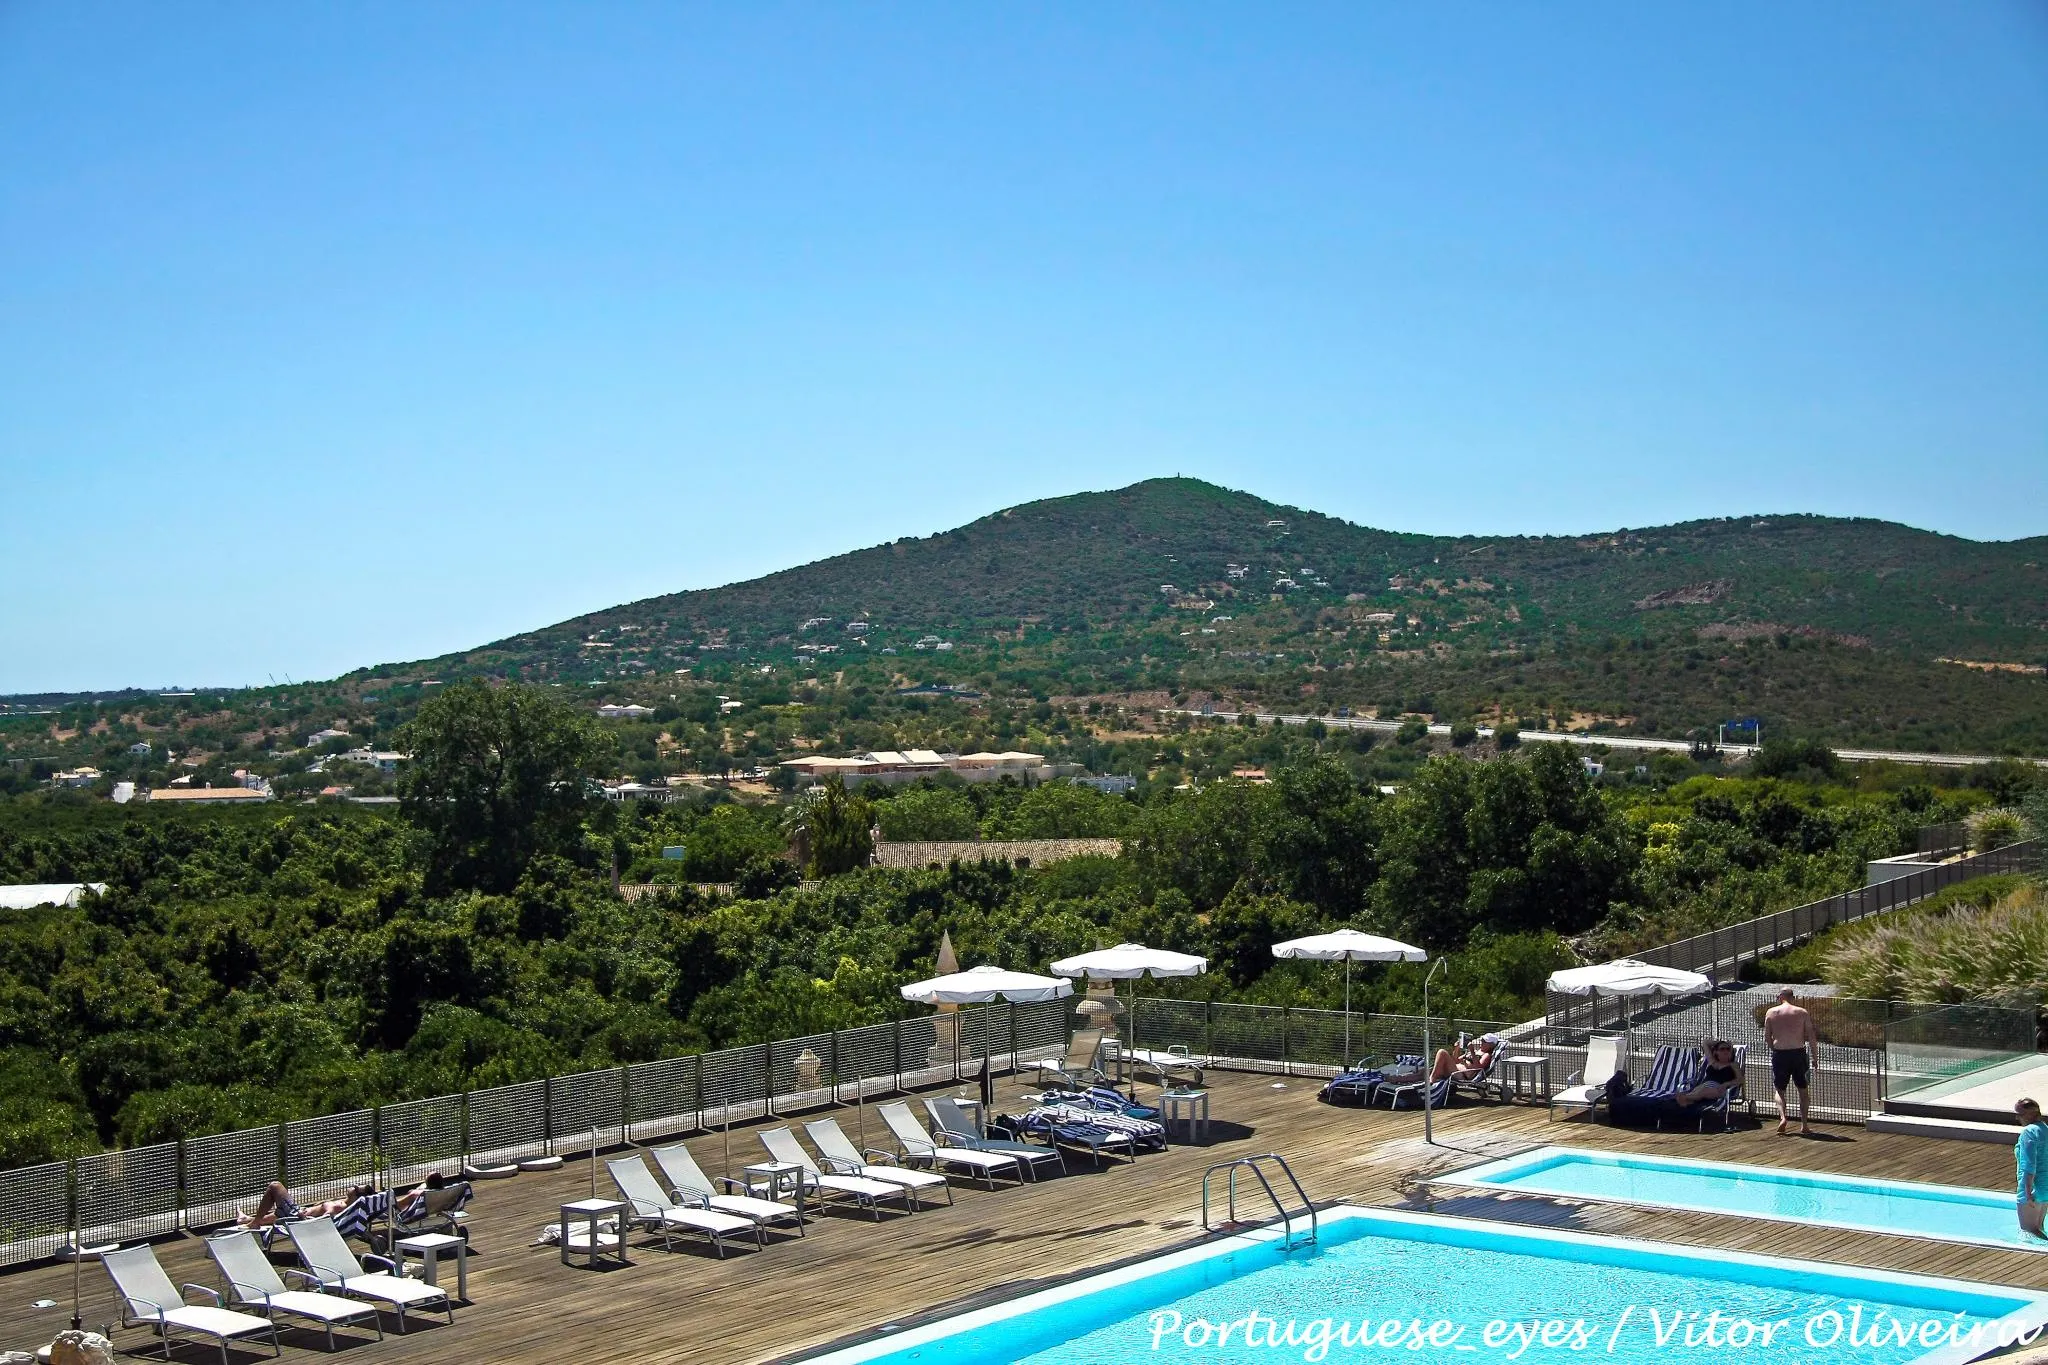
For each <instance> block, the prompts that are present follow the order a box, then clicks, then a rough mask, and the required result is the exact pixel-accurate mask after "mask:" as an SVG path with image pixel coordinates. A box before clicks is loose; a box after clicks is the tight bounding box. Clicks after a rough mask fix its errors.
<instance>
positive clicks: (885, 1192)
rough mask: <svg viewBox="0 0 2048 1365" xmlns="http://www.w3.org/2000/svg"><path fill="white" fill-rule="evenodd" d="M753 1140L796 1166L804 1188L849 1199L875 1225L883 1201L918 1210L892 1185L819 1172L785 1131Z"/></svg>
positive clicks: (775, 1130) (906, 1193)
mask: <svg viewBox="0 0 2048 1365" xmlns="http://www.w3.org/2000/svg"><path fill="white" fill-rule="evenodd" d="M755 1136H757V1137H759V1138H760V1139H761V1145H762V1146H763V1147H766V1148H767V1149H768V1155H769V1156H770V1157H771V1158H772V1159H774V1160H776V1161H780V1162H782V1163H783V1164H784V1165H785V1166H796V1167H799V1168H801V1169H802V1171H803V1173H804V1188H805V1189H811V1190H817V1191H818V1192H819V1193H821V1194H836V1195H839V1196H840V1197H841V1198H845V1199H851V1200H853V1201H854V1202H855V1203H856V1204H858V1205H859V1206H860V1207H861V1208H864V1209H866V1210H867V1211H868V1212H869V1213H871V1214H873V1215H874V1217H875V1221H876V1222H880V1221H881V1219H882V1201H883V1200H885V1199H900V1200H902V1201H903V1207H904V1208H905V1209H914V1208H916V1207H917V1201H916V1199H915V1197H914V1196H912V1194H911V1193H910V1191H909V1190H907V1189H905V1188H904V1187H903V1186H901V1185H892V1184H890V1183H889V1182H888V1181H886V1180H873V1179H870V1178H869V1177H867V1176H864V1175H827V1174H825V1172H823V1171H821V1170H819V1169H818V1163H817V1162H815V1161H813V1160H811V1154H810V1153H809V1152H806V1151H805V1150H804V1149H803V1144H802V1143H800V1142H798V1141H797V1140H796V1134H795V1133H792V1132H790V1131H789V1129H787V1128H763V1129H762V1130H761V1131H760V1132H759V1133H757V1134H756V1135H755Z"/></svg>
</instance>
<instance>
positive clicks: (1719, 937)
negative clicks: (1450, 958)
mask: <svg viewBox="0 0 2048 1365" xmlns="http://www.w3.org/2000/svg"><path fill="white" fill-rule="evenodd" d="M2040 851H2041V846H2040V843H2039V841H2037V840H2031V839H2030V840H2027V841H2025V842H2022V843H2017V844H2012V845H2009V846H2008V847H2005V848H2001V849H1994V850H1993V851H1991V852H1989V853H1977V854H1972V855H1971V856H1969V857H1967V858H1958V859H1957V860H1955V861H1954V862H1950V863H1938V864H1936V865H1934V866H1932V867H1928V868H1925V869H1923V870H1922V871H1919V872H1913V873H1909V874H1908V875H1906V876H1903V877H1899V878H1895V879H1894V880H1892V881H1888V882H1879V883H1877V884H1875V885H1873V886H1859V887H1857V888H1856V889H1855V890H1853V891H1844V892H1842V893H1840V894H1839V895H1834V896H1829V897H1827V898H1826V899H1824V900H1818V901H1813V902H1810V903H1808V904H1806V905H1795V906H1793V907H1792V908H1791V909H1789V910H1779V911H1776V912H1774V913H1772V914H1768V915H1759V916H1758V917H1756V918H1755V919H1749V920H1744V921H1742V922H1741V923H1739V924H1730V925H1726V926H1724V927H1722V928H1719V929H1714V930H1710V931H1709V932H1707V933H1704V934H1698V935H1695V936H1694V937H1692V938H1683V939H1680V940H1678V941H1677V942H1676V943H1667V944H1664V945H1662V946H1661V947H1656V948H1649V949H1645V950H1644V951H1642V952H1640V953H1638V954H1636V956H1637V957H1639V958H1640V959H1642V960H1643V961H1645V962H1650V963H1655V964H1656V965H1658V966H1663V967H1679V968H1682V969H1684V970H1686V971H1690V972H1704V973H1706V974H1707V975H1709V976H1713V977H1717V978H1718V977H1720V976H1723V975H1726V974H1728V973H1730V972H1733V971H1734V970H1735V969H1736V968H1737V967H1738V966H1740V965H1741V964H1742V963H1743V962H1745V961H1754V960H1755V959H1757V958H1760V957H1765V956H1768V955H1770V954H1772V953H1775V952H1779V951H1781V950H1783V949H1785V948H1789V947H1792V946H1793V945H1794V944H1797V943H1801V942H1804V941H1805V940H1806V939H1809V938H1811V937H1813V936H1814V935H1815V934H1817V933H1819V932H1821V930H1823V929H1827V928H1829V927H1831V926H1833V925H1836V924H1844V923H1847V922H1848V921H1850V920H1857V919H1862V918H1864V917H1865V916H1868V915H1876V914H1883V913H1884V912H1886V911H1889V910H1896V909H1898V908H1899V907H1901V906H1905V905H1911V904H1913V903H1914V902H1915V901H1920V900H1924V899H1926V898H1927V897H1929V896H1931V895H1933V894H1934V893H1935V892H1937V891H1940V890H1943V889H1944V888H1947V887H1950V886H1954V885H1956V884H1957V883H1958V882H1966V881H1970V880H1972V879H1973V878H1976V877H1986V876H1992V875H1995V874H1997V873H2002V872H2024V871H2027V870H2029V869H2030V868H2032V867H2033V866H2034V865H2035V863H2036V861H2037V860H2038V858H2039V856H2040ZM1552 1003H1553V1006H1557V1005H1561V1004H1565V1003H1570V1004H1573V1005H1582V1004H1583V1003H1584V1002H1582V1001H1574V1000H1572V999H1571V997H1563V998H1562V999H1561V1000H1555V1001H1553V1002H1552Z"/></svg>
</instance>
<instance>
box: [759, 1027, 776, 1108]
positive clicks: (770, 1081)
mask: <svg viewBox="0 0 2048 1365" xmlns="http://www.w3.org/2000/svg"><path fill="white" fill-rule="evenodd" d="M761 1108H762V1109H763V1110H764V1111H765V1112H766V1113H767V1115H768V1117H769V1118H771V1119H772V1118H774V1117H775V1044H773V1043H763V1044H761Z"/></svg>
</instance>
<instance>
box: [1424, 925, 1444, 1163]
mask: <svg viewBox="0 0 2048 1365" xmlns="http://www.w3.org/2000/svg"><path fill="white" fill-rule="evenodd" d="M1447 961H1449V959H1448V958H1441V957H1440V958H1438V959H1437V960H1436V962H1435V963H1434V964H1433V965H1432V966H1431V967H1430V969H1429V974H1428V975H1427V976H1425V977H1423V978H1422V1140H1423V1141H1424V1142H1426V1143H1428V1144H1429V1145H1430V1146H1432V1147H1434V1146H1435V1145H1436V1124H1435V1122H1434V1118H1435V1111H1434V1110H1433V1109H1432V1108H1431V1107H1430V1103H1429V1097H1430V1092H1431V1091H1432V1090H1435V1089H1436V1075H1435V1073H1436V1060H1435V1057H1434V1056H1433V1054H1431V1052H1430V1050H1429V983H1430V982H1432V981H1434V980H1436V974H1437V973H1438V972H1440V971H1442V970H1443V969H1444V963H1445V962H1447Z"/></svg>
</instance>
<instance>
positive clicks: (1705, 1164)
mask: <svg viewBox="0 0 2048 1365" xmlns="http://www.w3.org/2000/svg"><path fill="white" fill-rule="evenodd" d="M2014 1131H2015V1133H2017V1131H2018V1130H2017V1129H2015V1130H2014ZM1561 1156H1576V1157H1587V1158H1590V1159H1592V1160H1594V1161H1599V1162H1611V1161H1633V1162H1638V1163H1641V1162H1651V1163H1655V1164H1657V1165H1661V1166H1672V1167H1678V1168H1680V1169H1683V1170H1687V1171H1697V1172H1699V1173H1700V1174H1702V1175H1737V1176H1755V1177H1758V1178H1760V1179H1762V1180H1765V1181H1768V1182H1772V1183H1776V1184H1790V1183H1794V1182H1798V1181H1802V1180H1804V1181H1814V1180H1818V1181H1835V1182H1840V1183H1843V1184H1849V1185H1868V1186H1874V1187H1881V1186H1891V1187H1894V1188H1897V1189H1902V1190H1913V1191H1916V1192H1923V1193H1926V1194H1930V1195H1951V1196H1953V1195H1962V1196H1966V1197H1968V1198H1969V1199H1971V1200H1973V1201H1975V1200H1981V1199H1982V1198H1983V1197H1984V1196H1985V1195H1987V1194H1989V1195H1996V1194H1998V1193H1999V1191H1997V1190H1987V1189H1985V1188H1983V1187H1982V1186H1978V1185H1935V1184H1929V1183H1926V1182H1923V1181H1918V1180H1881V1179H1878V1178H1877V1177H1875V1176H1867V1175H1849V1174H1845V1173H1842V1172H1838V1171H1809V1170H1802V1169H1797V1168H1794V1167H1789V1166H1752V1165H1744V1164H1741V1163H1738V1162H1733V1161H1695V1160H1693V1159H1692V1158H1690V1157H1682V1156H1655V1155H1651V1154H1648V1153H1643V1152H1619V1151H1601V1150H1599V1149H1598V1148H1593V1147H1538V1148H1536V1149H1535V1150H1533V1151H1527V1152H1522V1153H1520V1154H1519V1155H1516V1156H1510V1157H1502V1158H1500V1159H1499V1160H1497V1161H1488V1162H1485V1163H1483V1164H1481V1165H1478V1166H1467V1167H1466V1168H1464V1169H1463V1170H1460V1171H1453V1172H1452V1173H1451V1174H1449V1175H1439V1176H1431V1177H1430V1181H1429V1183H1430V1184H1432V1185H1458V1186H1463V1187H1465V1188H1467V1189H1474V1190H1489V1191H1491V1192H1493V1193H1495V1194H1521V1195H1528V1196H1531V1197H1540V1198H1544V1199H1581V1200H1584V1201H1585V1202H1586V1203H1589V1204H1623V1205H1626V1206H1628V1207H1629V1208H1636V1209H1667V1210H1669V1211H1671V1212H1673V1213H1712V1214H1719V1215H1720V1216H1722V1217H1724V1218H1758V1219H1762V1220H1763V1221H1765V1222H1768V1223H1795V1224H1798V1225H1799V1226H1801V1227H1809V1228H1830V1229H1833V1230H1834V1231H1837V1232H1874V1233H1878V1234H1880V1235H1882V1236H1885V1237H1911V1238H1914V1239H1916V1240H1919V1241H1923V1242H1946V1243H1948V1244H1950V1245H1953V1246H1972V1247H1983V1248H1984V1249H1985V1250H1987V1251H2016V1252H2019V1253H2020V1254H2021V1255H2038V1254H2040V1253H2042V1252H2048V1240H2043V1241H2041V1242H2039V1243H2038V1244H2035V1243H2027V1242H2004V1241H1995V1240H1990V1239H1987V1238H1983V1237H1963V1236H1957V1235H1954V1234H1950V1233H1940V1232H1915V1231H1911V1230H1909V1229H1906V1228H1894V1227H1883V1226H1879V1225H1877V1224H1872V1223H1845V1222H1842V1221H1841V1220H1840V1219H1836V1218H1810V1217H1807V1216H1805V1215H1803V1214H1796V1213H1758V1212H1756V1211H1754V1210H1751V1209H1730V1208H1722V1207H1719V1206H1717V1205H1714V1204H1695V1203H1690V1202H1687V1201H1685V1200H1678V1199H1630V1198H1625V1197H1624V1196H1621V1195H1615V1194H1586V1193H1583V1192H1581V1191H1578V1190H1545V1189H1540V1188H1538V1187H1536V1186H1534V1185H1502V1184H1496V1183H1494V1181H1493V1180H1491V1179H1489V1178H1488V1177H1490V1176H1497V1175H1500V1174H1502V1173H1504V1172H1508V1171H1512V1170H1514V1169H1515V1168H1516V1167H1519V1166H1524V1165H1529V1164H1531V1163H1535V1162H1541V1161H1549V1160H1551V1159H1552V1158H1555V1157H1561ZM2014 1226H2015V1227H2017V1226H2018V1218H2017V1215H2015V1218H2014Z"/></svg>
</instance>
